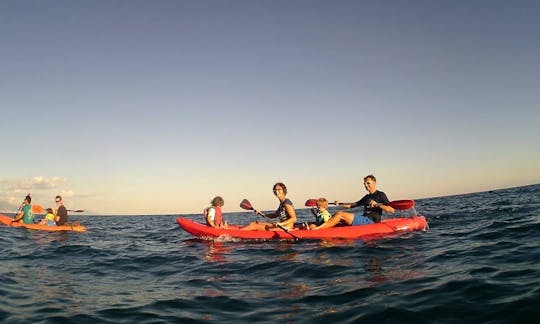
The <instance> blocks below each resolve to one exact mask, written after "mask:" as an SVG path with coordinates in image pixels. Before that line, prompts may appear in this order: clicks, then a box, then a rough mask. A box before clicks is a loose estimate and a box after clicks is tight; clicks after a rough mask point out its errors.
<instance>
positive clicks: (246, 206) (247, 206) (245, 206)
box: [240, 199, 268, 217]
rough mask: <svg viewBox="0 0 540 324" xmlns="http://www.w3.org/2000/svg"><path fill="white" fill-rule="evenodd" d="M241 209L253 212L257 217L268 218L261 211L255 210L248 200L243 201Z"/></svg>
mask: <svg viewBox="0 0 540 324" xmlns="http://www.w3.org/2000/svg"><path fill="white" fill-rule="evenodd" d="M240 208H242V209H245V210H253V211H254V212H255V213H256V214H257V215H261V216H262V217H268V216H266V215H265V214H263V213H261V212H260V211H258V210H255V208H253V206H251V203H250V202H249V200H247V199H244V200H242V202H241V203H240Z"/></svg>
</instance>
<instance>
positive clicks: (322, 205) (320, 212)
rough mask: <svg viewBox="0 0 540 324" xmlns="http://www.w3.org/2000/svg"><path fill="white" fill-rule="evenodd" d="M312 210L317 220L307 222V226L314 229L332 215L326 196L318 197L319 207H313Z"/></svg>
mask: <svg viewBox="0 0 540 324" xmlns="http://www.w3.org/2000/svg"><path fill="white" fill-rule="evenodd" d="M311 212H312V213H313V215H314V216H315V222H314V223H307V228H309V229H314V228H316V227H317V226H321V225H322V224H324V223H326V222H327V221H328V220H329V219H330V218H331V217H332V215H331V214H330V212H329V211H328V200H326V198H319V199H317V208H316V209H315V208H313V209H311Z"/></svg>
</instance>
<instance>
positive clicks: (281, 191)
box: [241, 182, 296, 231]
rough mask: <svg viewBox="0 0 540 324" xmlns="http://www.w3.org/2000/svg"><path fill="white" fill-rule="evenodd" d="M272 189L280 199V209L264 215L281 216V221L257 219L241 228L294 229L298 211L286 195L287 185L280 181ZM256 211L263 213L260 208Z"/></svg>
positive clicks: (253, 229)
mask: <svg viewBox="0 0 540 324" xmlns="http://www.w3.org/2000/svg"><path fill="white" fill-rule="evenodd" d="M272 191H273V192H274V195H275V196H276V197H277V199H278V200H279V206H278V209H277V210H276V211H275V212H273V213H271V214H263V215H264V216H266V217H269V218H279V222H277V223H266V222H258V221H255V222H253V223H250V224H248V225H246V226H244V227H242V228H241V229H243V230H251V231H279V230H282V229H281V228H280V226H281V227H284V228H286V229H292V228H293V227H294V222H296V211H295V210H294V206H293V203H292V202H291V201H290V200H289V198H286V197H285V196H286V195H287V187H286V186H285V185H284V184H283V183H281V182H278V183H276V184H275V185H274V187H273V188H272ZM255 213H257V214H262V213H261V212H260V211H258V210H255Z"/></svg>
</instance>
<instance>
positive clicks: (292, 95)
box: [0, 0, 540, 214]
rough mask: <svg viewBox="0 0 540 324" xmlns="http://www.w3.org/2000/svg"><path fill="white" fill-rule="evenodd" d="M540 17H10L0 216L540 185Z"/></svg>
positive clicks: (120, 7) (474, 12)
mask: <svg viewBox="0 0 540 324" xmlns="http://www.w3.org/2000/svg"><path fill="white" fill-rule="evenodd" d="M539 17H540V2H538V1H341V0H340V1H294V0H293V1H279V0H277V1H247V0H246V1H205V0H202V1H160V0H155V1H137V0H135V1H62V0H55V1H52V0H43V1H10V0H8V1H2V2H0V40H1V42H0V48H1V51H0V53H1V56H0V58H1V59H0V71H1V73H0V94H1V95H0V105H1V107H2V108H1V111H2V113H1V118H0V127H1V130H2V135H1V136H0V138H1V142H0V143H1V146H2V150H3V158H2V160H1V162H0V169H1V170H2V172H1V174H0V211H4V212H13V211H15V210H16V208H17V206H18V205H19V204H20V202H21V200H22V199H23V198H24V195H25V194H26V193H27V192H32V194H33V197H34V201H35V202H36V203H38V204H41V205H43V207H49V206H53V205H54V204H53V203H54V196H55V195H56V194H62V195H64V198H65V201H66V205H67V206H68V207H69V208H71V209H85V210H88V211H89V213H90V214H92V213H94V214H186V213H197V212H200V211H201V210H202V209H203V208H204V207H205V206H207V205H208V203H209V201H210V200H211V199H212V198H213V197H214V196H216V195H221V196H222V197H223V198H224V199H225V206H224V211H225V212H230V211H238V210H240V208H239V207H238V204H239V203H240V201H241V200H242V199H243V198H248V199H249V200H250V201H251V202H252V204H253V205H254V206H255V207H256V208H259V209H274V208H275V207H276V206H277V200H276V198H275V197H274V196H273V194H272V191H271V189H272V185H273V184H274V183H275V182H278V181H280V182H284V183H285V184H286V185H287V187H288V189H289V195H288V197H289V198H291V200H292V201H293V202H294V204H295V206H296V207H297V208H300V207H303V204H304V202H305V200H306V199H308V198H317V197H319V196H323V197H326V198H328V199H330V200H335V199H339V200H341V201H356V200H357V199H359V198H361V197H362V196H363V195H364V194H365V193H366V192H365V189H364V188H363V186H362V178H363V177H364V176H365V175H367V174H370V173H373V174H374V175H375V176H376V177H377V179H378V188H379V189H380V190H383V191H385V192H386V193H387V195H388V196H389V198H390V199H391V200H394V199H405V198H412V199H415V198H416V199H417V198H427V197H435V196H445V195H453V194H460V193H468V192H477V191H484V190H492V189H498V188H506V187H514V186H520V185H527V184H534V183H539V182H540V150H539V147H540V131H539V125H540V42H539V41H538V40H539V39H540V19H539Z"/></svg>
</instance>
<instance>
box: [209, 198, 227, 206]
mask: <svg viewBox="0 0 540 324" xmlns="http://www.w3.org/2000/svg"><path fill="white" fill-rule="evenodd" d="M210 203H211V204H212V206H217V207H221V206H223V205H224V204H225V202H224V201H223V198H221V197H220V196H217V197H214V199H212V201H211V202H210Z"/></svg>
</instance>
